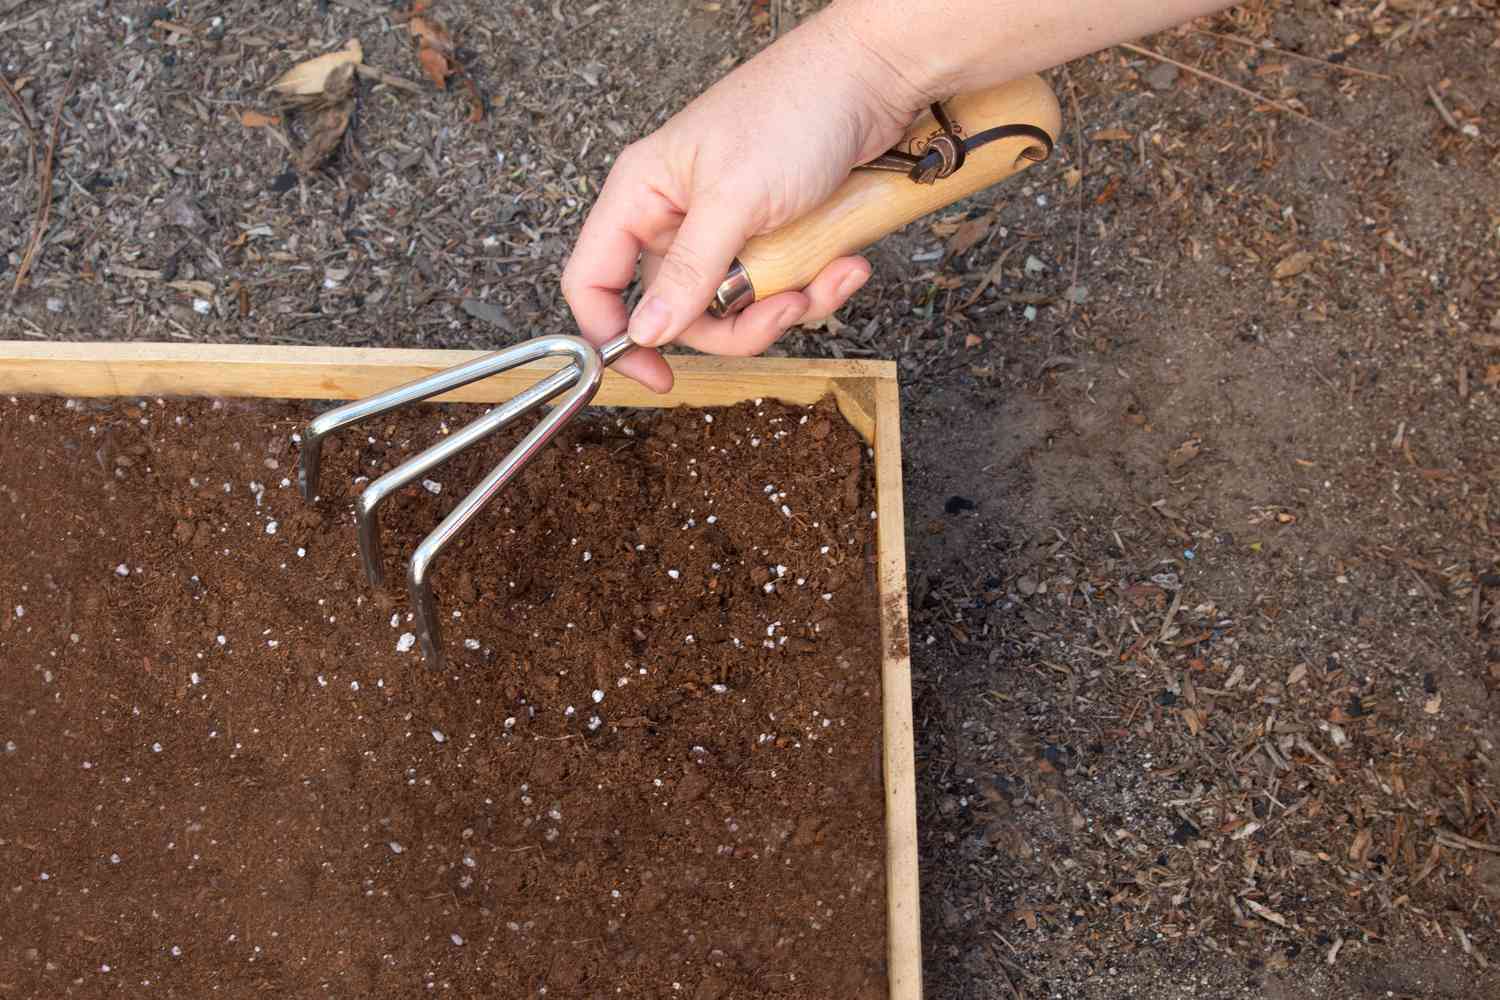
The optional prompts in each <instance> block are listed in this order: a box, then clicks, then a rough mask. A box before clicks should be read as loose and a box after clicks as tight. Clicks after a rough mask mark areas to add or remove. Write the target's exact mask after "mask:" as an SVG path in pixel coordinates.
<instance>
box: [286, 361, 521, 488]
mask: <svg viewBox="0 0 1500 1000" xmlns="http://www.w3.org/2000/svg"><path fill="white" fill-rule="evenodd" d="M515 364H516V362H515V361H513V360H511V354H510V350H505V351H497V352H494V353H492V354H485V355H481V356H480V357H477V358H475V359H474V360H473V361H466V362H464V363H463V364H461V365H454V366H453V367H452V368H447V369H444V370H443V371H440V372H437V373H435V374H433V375H428V376H426V377H425V378H419V379H416V380H415V381H412V382H407V383H406V384H405V385H398V386H396V387H395V388H392V389H387V390H385V391H384V392H380V393H376V394H375V395H373V396H369V397H366V398H365V399H356V400H354V401H353V402H349V403H345V404H344V405H342V406H336V407H334V408H333V409H331V410H329V411H328V412H326V413H322V414H319V415H318V416H317V417H315V418H313V419H312V420H311V421H310V422H309V423H308V425H307V428H306V429H305V430H303V432H302V454H301V458H300V460H299V463H298V466H297V488H298V489H299V490H300V491H301V493H302V499H304V500H308V501H311V500H312V498H313V496H314V495H315V494H316V493H317V492H318V468H319V459H320V458H321V457H322V453H323V439H324V438H325V437H327V436H328V435H330V434H332V433H333V432H334V431H337V430H342V429H343V428H345V427H348V426H349V425H350V424H356V423H359V422H360V421H361V420H367V419H369V418H370V417H376V416H379V415H380V414H382V413H385V412H386V411H388V410H394V409H395V408H396V407H398V406H405V405H406V404H408V403H415V402H417V401H419V400H423V399H426V398H427V397H429V396H436V395H439V394H440V393H444V392H448V391H449V390H452V389H458V388H460V387H462V386H466V385H468V384H469V383H470V382H478V381H479V380H480V379H482V378H487V377H488V376H490V375H493V374H494V373H495V372H497V371H503V370H504V369H506V368H510V367H512V366H514V365H515Z"/></svg>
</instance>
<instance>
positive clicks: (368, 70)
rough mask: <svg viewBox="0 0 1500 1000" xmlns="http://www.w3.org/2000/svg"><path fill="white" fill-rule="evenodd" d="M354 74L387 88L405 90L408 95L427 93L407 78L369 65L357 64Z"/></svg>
mask: <svg viewBox="0 0 1500 1000" xmlns="http://www.w3.org/2000/svg"><path fill="white" fill-rule="evenodd" d="M354 72H356V73H358V74H359V75H360V76H362V77H364V78H365V79H366V80H374V81H376V82H377V83H383V84H385V85H386V86H387V87H394V88H396V89H397V90H404V91H406V92H407V93H408V94H423V93H426V91H424V90H423V89H422V88H421V87H419V86H417V85H416V84H415V83H412V82H411V81H410V80H408V79H406V78H405V77H402V76H397V75H396V74H394V73H387V72H386V71H385V70H383V69H378V68H376V67H374V66H371V65H369V64H368V63H356V64H355V66H354Z"/></svg>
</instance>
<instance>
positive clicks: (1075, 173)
mask: <svg viewBox="0 0 1500 1000" xmlns="http://www.w3.org/2000/svg"><path fill="white" fill-rule="evenodd" d="M1081 180H1083V171H1082V170H1079V169H1078V168H1077V167H1069V168H1068V169H1067V170H1064V171H1063V183H1064V184H1066V185H1067V186H1068V190H1069V191H1071V190H1073V189H1074V188H1076V187H1077V186H1078V182H1079V181H1081Z"/></svg>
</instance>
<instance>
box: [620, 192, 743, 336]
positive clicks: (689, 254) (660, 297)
mask: <svg viewBox="0 0 1500 1000" xmlns="http://www.w3.org/2000/svg"><path fill="white" fill-rule="evenodd" d="M749 229H750V223H749V220H747V219H746V218H745V217H744V216H743V215H741V214H739V213H735V212H729V211H724V210H723V209H722V208H721V207H720V206H719V205H715V206H711V207H699V208H696V209H694V210H690V211H689V212H688V214H687V217H686V218H684V219H683V220H682V225H681V226H680V227H678V230H677V235H676V237H675V238H674V239H673V240H672V245H671V246H670V247H669V248H668V249H667V252H666V254H665V255H663V257H662V259H661V265H660V267H659V268H658V269H657V271H656V278H655V280H654V281H652V282H651V285H650V287H649V288H648V289H647V290H646V294H645V296H644V297H643V298H642V299H641V302H640V304H639V305H638V306H636V308H635V312H634V313H632V314H631V317H630V327H629V333H630V339H632V340H634V341H635V342H636V343H637V344H641V345H642V346H645V347H654V346H656V345H659V344H665V343H667V342H669V341H671V340H673V339H675V338H676V337H677V336H678V335H679V334H681V333H682V331H684V330H686V329H687V328H688V327H689V326H691V325H692V324H693V323H694V322H696V321H697V320H698V318H699V317H701V316H702V315H703V313H704V312H705V311H706V310H707V309H708V305H709V303H710V302H712V301H713V297H714V292H715V291H717V290H718V287H719V283H720V282H722V281H723V280H724V275H725V274H726V273H728V271H729V267H730V265H731V264H733V263H734V257H735V254H737V253H739V252H740V250H741V249H742V248H743V247H744V245H745V242H746V240H747V239H748V238H749Z"/></svg>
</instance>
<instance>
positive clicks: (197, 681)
mask: <svg viewBox="0 0 1500 1000" xmlns="http://www.w3.org/2000/svg"><path fill="white" fill-rule="evenodd" d="M188 680H190V681H192V682H193V683H194V684H201V683H202V682H203V678H202V677H199V676H198V671H196V670H194V671H193V672H192V673H190V674H188Z"/></svg>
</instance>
